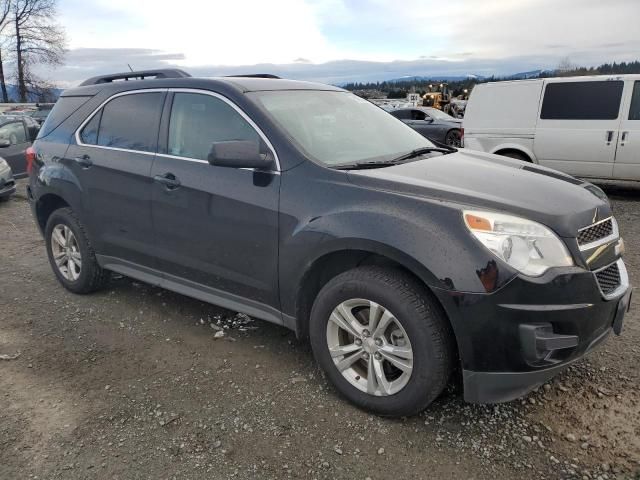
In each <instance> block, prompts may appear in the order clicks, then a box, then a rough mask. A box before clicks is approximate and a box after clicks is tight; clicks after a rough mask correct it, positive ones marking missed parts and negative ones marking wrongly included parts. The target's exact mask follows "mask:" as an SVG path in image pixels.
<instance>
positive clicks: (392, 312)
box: [309, 267, 455, 416]
mask: <svg viewBox="0 0 640 480" xmlns="http://www.w3.org/2000/svg"><path fill="white" fill-rule="evenodd" d="M309 333H310V338H311V347H312V349H313V353H314V356H315V358H316V361H317V362H318V364H319V365H320V367H321V368H322V369H323V370H324V371H325V373H326V374H327V377H328V378H329V380H330V381H331V382H332V383H333V385H334V386H335V387H336V389H337V390H338V391H339V392H340V393H341V394H342V395H344V396H345V397H346V398H347V399H348V400H350V401H351V402H353V403H355V404H356V405H357V406H359V407H361V408H363V409H365V410H368V411H371V412H374V413H377V414H380V415H388V416H406V415H413V414H415V413H418V412H420V411H421V410H423V409H424V408H426V407H427V405H429V404H430V403H431V402H433V400H435V399H436V398H437V397H438V395H440V393H442V390H443V389H444V388H445V386H446V385H447V382H448V381H449V376H450V374H451V371H452V369H453V358H454V351H455V350H454V349H453V338H452V335H451V333H450V329H449V326H448V322H447V319H446V318H445V316H444V314H443V313H442V312H441V310H440V308H439V307H438V305H436V304H435V302H434V300H432V299H431V298H430V294H429V293H428V292H427V291H426V290H425V289H424V287H422V286H421V285H420V284H418V283H417V282H416V281H415V280H413V279H412V278H411V277H410V276H408V275H406V274H404V273H403V272H401V271H399V270H395V269H386V268H381V267H359V268H355V269H353V270H349V271H347V272H345V273H343V274H341V275H338V276H337V277H335V278H334V279H332V280H331V281H330V282H329V283H327V284H326V285H325V286H324V288H322V290H321V291H320V293H319V294H318V296H317V298H316V300H315V302H314V304H313V307H312V310H311V321H310V331H309Z"/></svg>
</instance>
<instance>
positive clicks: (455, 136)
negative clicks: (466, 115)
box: [444, 130, 462, 148]
mask: <svg viewBox="0 0 640 480" xmlns="http://www.w3.org/2000/svg"><path fill="white" fill-rule="evenodd" d="M444 143H446V144H447V145H449V146H450V147H456V148H460V147H461V146H462V135H461V134H460V130H450V131H449V132H448V133H447V136H446V137H445V140H444Z"/></svg>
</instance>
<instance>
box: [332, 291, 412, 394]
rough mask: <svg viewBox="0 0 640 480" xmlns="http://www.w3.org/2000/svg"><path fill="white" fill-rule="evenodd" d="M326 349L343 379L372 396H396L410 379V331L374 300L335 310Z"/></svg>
mask: <svg viewBox="0 0 640 480" xmlns="http://www.w3.org/2000/svg"><path fill="white" fill-rule="evenodd" d="M327 346H328V348H329V353H330V355H331V357H332V359H333V363H334V364H335V366H336V368H337V369H338V370H339V371H340V373H342V376H343V377H344V378H345V379H346V380H347V381H348V382H349V383H350V384H351V385H353V386H354V387H356V388H358V389H359V390H361V391H363V392H365V393H368V394H370V395H374V396H388V395H394V394H396V393H398V392H399V391H401V390H402V389H403V388H404V387H405V386H406V385H407V382H408V381H409V379H410V378H411V373H412V371H413V350H412V349H411V342H410V340H409V337H408V335H407V332H406V331H405V330H404V328H403V327H402V324H401V323H400V322H399V321H398V319H397V318H396V317H395V316H394V315H393V314H392V313H391V312H390V311H389V310H388V309H386V308H385V307H384V306H382V305H379V304H377V303H375V302H373V301H371V300H366V299H361V298H355V299H350V300H346V301H344V302H342V303H341V304H340V305H338V306H337V307H336V308H335V309H334V310H333V312H332V313H331V316H330V317H329V321H328V322H327Z"/></svg>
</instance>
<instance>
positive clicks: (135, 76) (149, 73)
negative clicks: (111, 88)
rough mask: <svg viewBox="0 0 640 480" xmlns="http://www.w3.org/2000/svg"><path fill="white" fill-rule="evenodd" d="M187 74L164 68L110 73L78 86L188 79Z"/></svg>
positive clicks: (175, 69)
mask: <svg viewBox="0 0 640 480" xmlns="http://www.w3.org/2000/svg"><path fill="white" fill-rule="evenodd" d="M190 76H191V75H189V74H188V73H187V72H185V71H184V70H179V69H177V68H166V69H159V70H140V71H137V72H123V73H112V74H110V75H99V76H97V77H91V78H89V79H88V80H85V81H84V82H82V83H81V84H80V85H79V86H80V87H84V86H85V85H98V84H101V83H111V82H114V81H117V80H125V81H126V80H144V79H146V78H149V77H152V78H157V79H159V78H186V77H190Z"/></svg>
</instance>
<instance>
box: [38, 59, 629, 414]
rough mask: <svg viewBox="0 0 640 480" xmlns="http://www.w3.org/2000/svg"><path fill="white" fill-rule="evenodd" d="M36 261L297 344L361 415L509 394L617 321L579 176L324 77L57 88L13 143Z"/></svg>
mask: <svg viewBox="0 0 640 480" xmlns="http://www.w3.org/2000/svg"><path fill="white" fill-rule="evenodd" d="M27 162H28V170H29V172H30V181H29V186H28V188H27V193H28V196H29V198H30V203H31V207H32V211H33V215H34V217H35V219H36V222H37V224H38V226H39V228H40V230H41V231H42V233H43V235H44V238H45V244H46V249H47V253H48V257H49V261H50V263H51V267H52V268H53V272H54V273H55V275H56V277H57V278H58V280H59V281H60V283H61V284H62V285H63V286H64V287H65V288H67V289H68V290H70V291H72V292H75V293H89V292H92V291H95V290H96V289H98V288H100V287H101V286H102V285H103V284H104V282H105V281H106V280H107V278H108V277H109V274H110V272H118V273H120V274H123V275H126V276H129V277H132V278H135V279H138V280H141V281H144V282H148V283H150V284H152V285H157V286H160V287H163V288H166V289H169V290H173V291H175V292H179V293H181V294H184V295H188V296H191V297H194V298H197V299H200V300H204V301H206V302H210V303H213V304H216V305H220V306H222V307H226V308H228V309H231V310H234V311H240V312H243V313H246V314H248V315H251V316H253V317H255V318H260V319H263V320H266V321H269V322H273V323H276V324H279V325H284V326H285V327H288V328H290V329H292V330H294V331H295V332H296V334H297V335H298V336H299V337H300V338H308V339H309V340H310V342H311V346H312V349H313V353H314V356H315V358H316V360H317V362H318V363H319V364H320V367H321V368H322V369H323V370H324V371H325V372H326V375H327V377H328V378H329V379H330V381H331V382H332V383H333V385H334V386H335V388H336V389H337V390H338V391H339V392H340V393H341V394H342V395H344V396H345V397H346V398H347V399H349V400H350V401H352V402H353V403H355V404H356V405H358V406H360V407H362V408H365V409H367V410H369V411H372V412H376V413H378V414H381V415H395V416H397V415H410V414H413V413H416V412H418V411H420V410H422V409H424V408H425V407H426V406H427V405H429V403H431V402H432V401H433V400H434V399H435V398H436V397H437V396H438V395H439V394H440V393H441V392H442V391H443V389H444V388H445V386H446V385H447V383H448V382H449V380H450V378H451V377H452V373H453V372H458V374H459V377H460V378H461V379H462V383H463V387H464V398H465V399H466V400H467V401H471V402H483V403H487V402H488V403H492V402H502V401H507V400H511V399H514V398H517V397H519V396H521V395H523V394H525V393H526V392H528V391H529V390H531V389H533V388H535V387H536V386H538V385H540V384H542V383H543V382H545V381H547V380H548V379H550V378H551V377H552V376H553V375H555V374H556V373H558V372H559V371H561V370H562V369H563V368H565V367H567V365H569V364H571V363H572V362H574V361H576V360H577V359H579V358H581V357H583V356H584V355H585V354H587V353H588V352H589V351H591V350H592V349H593V348H594V347H596V346H597V345H598V344H600V343H601V342H602V341H604V340H605V338H606V337H607V336H608V335H609V334H610V333H611V332H612V331H613V332H615V333H616V334H620V332H621V330H622V322H623V317H624V314H625V312H626V311H627V309H628V305H629V299H630V296H631V289H630V288H629V281H628V276H627V273H626V269H625V265H624V263H623V261H622V258H621V257H622V254H623V252H624V244H623V241H622V239H621V238H620V236H619V232H618V226H617V224H616V220H615V218H614V217H613V216H612V211H611V207H610V205H609V202H608V200H607V197H606V195H605V194H604V193H603V192H602V191H601V190H600V189H599V188H597V187H595V186H594V185H592V184H590V183H587V182H583V181H581V180H577V179H575V178H573V177H571V176H568V175H566V174H562V173H559V172H556V171H554V170H550V169H548V168H543V167H540V166H538V165H535V164H531V163H525V162H521V161H518V160H514V159H510V158H505V157H499V156H495V155H490V154H485V153H481V152H474V151H467V150H464V149H461V150H456V149H455V148H451V147H445V146H442V145H441V146H437V145H434V144H433V143H431V142H430V141H429V140H427V139H426V138H424V137H423V136H422V135H420V134H419V133H417V132H415V131H414V130H412V129H411V128H410V127H408V126H406V125H405V124H404V123H403V122H402V121H400V120H398V119H396V118H394V117H393V116H392V115H389V114H388V113H386V112H384V111H383V110H381V109H380V108H378V107H376V106H374V105H372V104H371V103H369V102H368V101H366V100H363V99H361V98H359V97H357V96H355V95H353V94H351V93H349V92H346V91H344V90H342V89H340V88H335V87H332V86H328V85H321V84H315V83H307V82H298V81H290V80H284V79H278V78H275V77H273V76H270V75H247V76H242V77H224V78H215V79H198V78H191V77H190V76H189V75H188V74H186V73H185V72H182V71H180V70H156V71H144V72H132V73H126V74H114V75H107V76H102V77H95V78H92V79H89V80H87V81H85V82H84V83H83V84H82V85H80V86H79V87H77V88H71V89H69V90H66V91H64V92H63V94H62V96H61V98H60V99H59V100H58V102H57V103H56V105H55V107H54V109H53V111H52V112H51V114H50V115H49V117H48V118H47V120H46V122H45V123H44V125H43V127H42V129H41V131H40V133H39V136H38V138H37V140H36V142H35V143H34V145H33V147H32V148H31V149H30V150H29V151H28V154H27Z"/></svg>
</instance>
